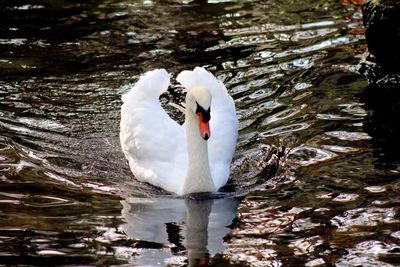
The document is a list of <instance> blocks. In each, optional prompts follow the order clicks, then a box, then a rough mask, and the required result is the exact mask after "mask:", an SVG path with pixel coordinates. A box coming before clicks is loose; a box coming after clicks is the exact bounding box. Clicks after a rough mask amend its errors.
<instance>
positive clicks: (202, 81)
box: [176, 67, 227, 93]
mask: <svg viewBox="0 0 400 267" xmlns="http://www.w3.org/2000/svg"><path fill="white" fill-rule="evenodd" d="M176 80H177V81H178V82H179V83H180V84H182V85H183V87H185V88H186V89H188V90H190V89H192V88H194V87H198V86H203V87H206V88H208V89H209V90H211V92H212V93H222V92H227V90H226V88H225V85H224V84H223V83H222V82H221V81H219V80H218V79H217V78H215V76H214V75H212V74H211V73H210V72H209V71H207V70H205V69H204V68H202V67H196V68H195V69H194V70H192V71H190V70H184V71H182V72H181V73H179V75H178V77H177V78H176Z"/></svg>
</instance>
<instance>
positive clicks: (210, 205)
mask: <svg viewBox="0 0 400 267" xmlns="http://www.w3.org/2000/svg"><path fill="white" fill-rule="evenodd" d="M122 205H123V209H122V216H123V217H124V219H125V221H126V224H124V225H123V226H122V229H123V230H124V231H125V233H126V234H127V235H128V236H129V237H130V238H132V239H137V240H146V241H151V242H155V243H159V244H172V245H173V246H172V247H175V248H176V247H178V248H179V247H182V246H184V248H186V251H187V257H188V264H189V266H201V265H203V264H205V263H207V258H208V256H209V255H214V254H216V253H218V252H220V251H222V250H223V249H224V245H223V238H224V237H225V236H226V235H227V233H228V232H229V231H230V229H229V228H228V226H229V225H230V224H231V223H232V220H233V218H234V217H235V213H236V209H237V207H238V205H239V200H237V199H235V198H219V199H174V198H152V199H146V198H129V199H126V200H124V201H122ZM172 256H173V254H172V252H166V251H164V252H160V251H157V252H156V253H154V250H153V251H152V250H144V251H143V253H141V255H140V256H138V257H137V258H135V259H134V262H133V263H135V264H138V265H142V264H143V265H164V264H165V260H166V259H167V258H170V257H172Z"/></svg>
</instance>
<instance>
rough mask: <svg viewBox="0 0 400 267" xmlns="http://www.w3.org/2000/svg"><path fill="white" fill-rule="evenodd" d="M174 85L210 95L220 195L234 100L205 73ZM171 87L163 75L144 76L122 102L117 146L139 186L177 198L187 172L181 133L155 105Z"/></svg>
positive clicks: (232, 142)
mask: <svg viewBox="0 0 400 267" xmlns="http://www.w3.org/2000/svg"><path fill="white" fill-rule="evenodd" d="M177 80H178V82H180V83H181V84H182V85H183V86H184V87H185V88H186V89H188V90H190V89H191V88H194V87H199V86H202V87H206V88H207V89H208V90H209V91H210V93H211V96H212V101H211V120H210V127H211V138H210V139H209V140H208V158H209V165H210V170H211V176H212V179H213V182H214V185H215V187H216V188H217V189H218V188H220V187H221V186H223V185H224V184H225V183H226V182H227V180H228V178H229V169H230V163H231V160H232V156H233V153H234V150H235V146H236V139H237V129H238V121H237V117H236V112H235V106H234V102H233V99H232V98H231V97H230V96H229V94H228V92H227V90H226V88H225V86H224V85H223V84H222V83H221V82H220V81H218V80H217V79H216V78H215V77H214V76H213V75H212V74H211V73H209V72H208V71H206V70H205V69H203V68H199V67H197V68H195V69H194V70H193V71H183V72H181V73H180V74H179V75H178V78H177ZM169 84H170V76H169V74H168V73H167V71H165V70H164V69H158V70H153V71H150V72H147V73H145V75H144V76H142V77H141V78H140V79H139V81H138V82H137V83H136V84H135V86H134V87H133V88H132V89H131V90H130V91H129V92H128V93H127V94H125V95H123V96H122V100H123V102H124V103H123V105H122V107H121V125H120V126H121V131H120V140H121V146H122V150H123V152H124V154H125V157H126V158H127V159H128V161H129V166H130V168H131V170H132V172H133V174H134V175H135V177H136V178H137V179H138V180H140V181H144V182H148V183H150V184H153V185H155V186H158V187H161V188H163V189H165V190H167V191H169V192H173V193H176V194H181V190H182V185H183V184H184V181H185V178H186V177H185V175H186V171H187V167H188V156H187V154H188V151H187V145H186V133H185V128H184V126H181V125H179V124H178V123H177V122H175V121H174V120H172V119H171V118H170V117H169V116H168V114H167V113H166V112H165V110H164V109H163V108H162V107H161V105H160V102H159V96H160V94H162V93H163V92H165V91H166V90H167V89H168V86H169ZM189 153H190V152H189Z"/></svg>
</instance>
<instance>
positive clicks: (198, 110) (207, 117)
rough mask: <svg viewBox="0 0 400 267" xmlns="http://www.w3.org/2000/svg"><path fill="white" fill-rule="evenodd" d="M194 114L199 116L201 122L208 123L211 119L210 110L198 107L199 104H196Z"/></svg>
mask: <svg viewBox="0 0 400 267" xmlns="http://www.w3.org/2000/svg"><path fill="white" fill-rule="evenodd" d="M196 105H197V107H196V114H199V113H200V114H201V118H202V121H203V122H208V121H210V119H211V108H208V109H207V110H206V109H204V108H203V107H202V106H200V105H199V103H197V102H196Z"/></svg>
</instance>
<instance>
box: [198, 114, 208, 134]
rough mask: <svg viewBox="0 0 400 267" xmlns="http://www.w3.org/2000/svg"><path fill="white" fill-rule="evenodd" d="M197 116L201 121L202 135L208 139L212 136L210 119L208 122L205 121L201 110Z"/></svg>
mask: <svg viewBox="0 0 400 267" xmlns="http://www.w3.org/2000/svg"><path fill="white" fill-rule="evenodd" d="M197 118H198V121H199V130H200V136H201V137H202V138H203V139H204V140H208V138H210V136H211V131H210V124H209V123H208V121H206V122H204V121H203V115H202V114H201V113H200V112H199V113H197Z"/></svg>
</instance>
